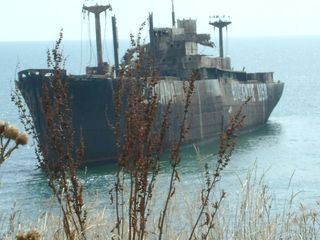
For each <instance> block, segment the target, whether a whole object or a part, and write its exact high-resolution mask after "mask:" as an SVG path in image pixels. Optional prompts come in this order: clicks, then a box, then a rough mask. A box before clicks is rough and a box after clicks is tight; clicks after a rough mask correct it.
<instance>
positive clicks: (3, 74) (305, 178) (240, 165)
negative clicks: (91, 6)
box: [0, 37, 320, 213]
mask: <svg viewBox="0 0 320 240" xmlns="http://www.w3.org/2000/svg"><path fill="white" fill-rule="evenodd" d="M319 43H320V37H267V38H251V39H248V38H235V39H230V40H229V42H228V54H229V55H230V56H231V57H232V65H233V66H234V68H235V69H242V68H243V67H244V66H245V67H246V70H247V71H252V72H258V71H273V72H275V75H274V76H275V80H280V81H283V82H285V89H284V93H283V96H282V99H281V100H280V102H279V104H278V106H277V107H276V109H275V110H274V112H273V113H272V115H271V117H270V120H269V121H268V123H267V124H266V125H264V126H262V127H260V128H258V129H255V130H253V131H251V132H249V133H247V134H244V135H242V136H241V137H240V139H239V144H238V145H237V148H236V152H235V154H234V156H233V159H232V161H231V162H230V165H229V166H228V168H227V171H226V172H225V178H224V181H223V185H224V188H225V189H226V190H227V191H228V192H235V191H237V189H234V187H233V186H235V185H234V181H237V180H236V177H234V176H235V175H241V174H244V173H245V172H246V170H247V169H248V168H251V167H252V166H253V165H254V164H256V165H257V166H258V172H260V173H261V172H264V171H266V170H268V172H267V178H266V181H267V183H268V185H269V186H270V188H271V190H272V191H273V192H274V193H275V195H277V196H278V197H279V198H280V199H281V198H285V197H287V195H288V194H289V191H288V182H289V179H290V177H291V175H292V174H293V173H294V174H293V179H292V182H291V190H292V191H294V192H298V191H302V192H301V193H300V194H299V197H298V201H302V202H304V203H306V204H310V205H312V204H315V202H316V201H317V200H319V199H320V196H319V195H320V189H319V187H318V186H319V183H320V174H319V170H320V138H319V135H320V93H319V89H320V78H319V76H320V61H319V60H320V44H319ZM123 45H125V46H127V44H126V43H125V42H124V44H123ZM52 46H53V43H52V42H10V43H9V42H0V120H4V121H9V122H10V123H12V124H16V125H18V126H19V127H20V129H22V126H21V124H20V123H19V120H18V115H17V111H16V108H15V106H14V105H13V104H12V103H11V101H10V89H11V86H12V85H13V84H12V83H10V82H12V81H13V80H14V78H15V72H16V71H17V68H18V69H20V70H22V69H27V68H43V67H46V51H47V48H50V47H52ZM107 48H108V50H111V46H109V45H107ZM89 50H90V47H89V45H88V44H87V43H82V44H81V43H80V42H68V41H67V42H65V43H64V52H65V55H67V56H69V57H68V61H67V69H68V71H69V72H71V73H74V74H79V73H82V72H83V69H84V68H85V66H86V65H88V64H94V59H95V56H94V55H92V54H90V51H89ZM110 52H111V51H110ZM122 52H123V50H122ZM213 54H217V51H216V50H215V51H213ZM110 58H111V57H110ZM214 149H216V143H215V142H214V143H209V144H206V145H203V146H202V147H201V152H202V154H203V155H206V154H209V153H210V152H212V151H214ZM33 151H34V150H33V147H32V146H28V147H24V148H21V149H19V150H18V151H16V152H15V153H14V154H13V156H12V158H11V159H9V161H7V162H5V163H4V164H3V165H2V166H1V167H0V184H1V185H0V212H9V211H10V209H11V208H12V207H13V205H14V202H16V206H15V209H16V210H17V209H18V210H19V209H24V210H26V209H27V210H28V211H32V212H34V213H37V212H41V211H43V210H44V209H45V208H46V209H48V208H47V206H48V205H49V206H50V204H48V201H50V200H48V199H50V196H51V194H50V190H49V189H48V187H47V185H46V180H45V178H44V177H43V174H42V173H41V172H40V171H39V170H37V169H36V159H35V155H34V152H33ZM182 155H183V162H182V164H181V166H180V173H181V180H182V184H186V185H187V186H188V185H191V184H193V183H194V180H196V179H199V178H200V176H201V175H200V174H199V172H201V166H200V165H199V163H198V161H197V160H195V159H196V158H195V154H194V150H193V149H192V148H189V149H185V150H184V152H183V153H182ZM113 176H114V171H113V169H112V167H110V166H104V167H103V168H99V169H89V170H88V172H87V174H86V176H85V177H83V181H84V182H85V183H86V187H87V188H86V189H87V191H88V192H90V193H92V192H97V193H99V194H101V195H102V196H104V197H105V195H106V193H107V191H108V190H109V188H110V187H111V186H112V182H113ZM166 178H167V172H166V170H163V172H162V174H161V179H163V180H165V179H166ZM291 190H290V191H291Z"/></svg>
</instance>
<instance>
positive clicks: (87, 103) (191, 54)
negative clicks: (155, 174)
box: [17, 5, 284, 164]
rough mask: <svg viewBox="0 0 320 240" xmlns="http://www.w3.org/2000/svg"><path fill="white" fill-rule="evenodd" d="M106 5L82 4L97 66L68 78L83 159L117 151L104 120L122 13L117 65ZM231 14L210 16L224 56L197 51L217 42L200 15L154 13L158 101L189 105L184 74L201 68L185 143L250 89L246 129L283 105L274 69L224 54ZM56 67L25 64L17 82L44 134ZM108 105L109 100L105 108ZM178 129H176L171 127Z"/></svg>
mask: <svg viewBox="0 0 320 240" xmlns="http://www.w3.org/2000/svg"><path fill="white" fill-rule="evenodd" d="M110 8H111V7H110V5H107V6H98V5H96V6H90V7H86V6H84V10H86V11H88V12H89V13H93V14H94V15H95V21H96V45H97V63H98V66H97V67H87V72H86V74H85V75H79V76H74V75H72V76H67V75H66V76H65V77H67V78H68V81H69V92H70V93H72V95H73V98H74V100H73V104H72V110H73V127H74V129H75V131H76V136H79V132H80V129H81V133H82V136H83V138H84V141H85V147H86V150H85V164H91V163H98V162H100V163H101V162H102V163H107V162H110V161H113V160H114V159H115V158H116V155H117V151H116V147H115V139H114V136H113V133H112V130H111V129H110V128H109V127H108V124H106V114H107V115H109V116H112V115H113V114H114V113H113V108H112V102H113V98H112V96H113V92H114V90H113V89H114V86H115V83H116V81H117V78H116V74H115V72H117V71H118V70H119V60H118V39H117V27H116V19H115V17H112V26H113V41H114V57H115V66H114V67H111V66H110V65H109V64H107V63H104V62H103V56H102V50H101V31H100V19H99V15H100V13H102V12H105V11H107V10H108V9H110ZM230 23H231V22H230V21H229V20H228V19H227V20H226V19H222V18H217V17H216V18H213V19H211V21H210V24H211V25H213V26H214V27H216V28H218V29H219V52H220V54H219V56H218V57H209V56H206V55H202V54H199V53H198V46H199V44H201V45H205V46H212V42H211V41H210V35H209V34H198V33H197V26H196V20H191V19H188V20H178V21H176V20H175V16H174V12H173V13H172V27H168V28H155V27H153V16H152V14H151V15H150V16H149V35H150V36H149V38H150V43H149V44H147V47H146V51H149V52H152V55H153V57H154V62H155V64H156V65H157V67H158V69H159V70H158V71H159V74H160V76H161V81H160V83H159V86H158V88H159V90H160V99H159V101H160V103H161V104H162V105H166V104H167V103H168V101H169V99H174V105H175V108H176V109H177V108H179V106H180V107H181V106H183V104H182V103H181V99H182V97H181V96H182V94H183V91H182V80H183V79H185V78H186V77H187V76H188V74H189V72H190V71H197V72H198V76H199V77H198V79H197V80H196V83H195V84H196V90H195V92H194V94H193V97H192V98H193V99H192V104H191V106H190V108H191V109H190V110H191V111H192V119H191V129H190V131H189V133H188V138H187V141H186V143H187V144H193V143H200V142H202V141H206V140H210V139H214V138H217V137H218V136H219V133H220V132H221V127H222V126H226V125H227V123H228V119H229V116H231V115H232V114H234V113H235V112H236V111H237V110H238V109H239V107H240V106H241V105H242V103H243V102H244V101H245V100H246V99H247V98H249V97H252V99H251V101H250V102H249V103H248V104H247V105H246V107H245V108H244V110H243V114H244V115H246V119H245V122H244V129H245V130H248V129H251V128H254V127H257V126H259V125H262V124H264V123H266V121H267V120H268V118H269V116H270V114H271V112H272V110H273V109H274V107H275V106H276V105H277V103H278V101H279V99H280V97H281V95H282V91H283V87H284V84H283V83H282V82H279V81H277V82H276V81H274V80H273V73H272V72H259V73H247V72H245V71H234V70H233V69H232V67H231V60H230V58H228V57H225V56H224V52H223V30H224V28H225V27H226V26H228V25H229V24H230ZM50 73H52V70H50V69H28V70H24V71H21V72H19V74H18V81H17V82H18V86H19V88H20V90H21V93H22V95H23V97H24V98H25V99H26V100H27V101H26V102H27V104H28V107H29V110H30V113H31V116H32V118H33V121H34V125H35V127H36V131H37V134H38V136H39V139H40V141H41V140H42V141H44V139H43V137H42V135H43V134H44V132H45V124H44V120H43V113H42V110H41V107H40V104H39V103H40V101H41V95H42V88H41V81H45V80H46V78H48V75H50ZM106 106H108V108H107V110H106ZM173 130H174V129H173Z"/></svg>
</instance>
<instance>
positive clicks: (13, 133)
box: [3, 125, 19, 140]
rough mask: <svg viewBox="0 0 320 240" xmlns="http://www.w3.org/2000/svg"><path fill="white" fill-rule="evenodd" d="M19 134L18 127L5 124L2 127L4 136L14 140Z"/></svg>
mask: <svg viewBox="0 0 320 240" xmlns="http://www.w3.org/2000/svg"><path fill="white" fill-rule="evenodd" d="M18 134H19V130H18V128H16V127H15V126H13V125H6V126H5V128H4V133H3V135H4V137H6V138H9V139H12V140H15V139H16V138H17V136H18Z"/></svg>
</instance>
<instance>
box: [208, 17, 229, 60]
mask: <svg viewBox="0 0 320 240" xmlns="http://www.w3.org/2000/svg"><path fill="white" fill-rule="evenodd" d="M213 18H214V19H215V20H213V21H211V18H210V21H209V24H210V25H212V26H213V27H217V28H219V52H220V57H221V58H223V57H224V54H223V28H224V27H227V26H228V25H229V24H231V21H230V19H229V20H226V19H224V18H225V17H224V18H221V17H219V16H214V17H213Z"/></svg>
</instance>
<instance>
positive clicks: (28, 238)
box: [16, 230, 41, 240]
mask: <svg viewBox="0 0 320 240" xmlns="http://www.w3.org/2000/svg"><path fill="white" fill-rule="evenodd" d="M16 238H17V240H40V238H41V235H40V233H39V232H38V231H37V230H30V231H28V232H27V233H25V234H23V233H19V234H17V235H16Z"/></svg>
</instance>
